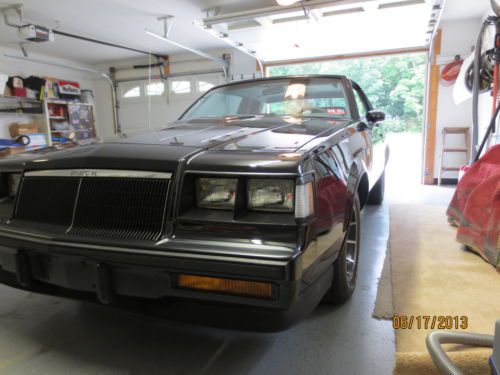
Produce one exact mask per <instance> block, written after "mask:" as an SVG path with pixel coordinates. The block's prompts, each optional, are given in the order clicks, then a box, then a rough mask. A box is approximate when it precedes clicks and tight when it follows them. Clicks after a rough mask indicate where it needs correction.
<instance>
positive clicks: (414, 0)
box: [378, 0, 425, 9]
mask: <svg viewBox="0 0 500 375" xmlns="http://www.w3.org/2000/svg"><path fill="white" fill-rule="evenodd" d="M420 4H425V0H407V1H396V2H394V3H385V4H380V5H379V6H378V9H389V8H399V7H405V6H409V5H420Z"/></svg>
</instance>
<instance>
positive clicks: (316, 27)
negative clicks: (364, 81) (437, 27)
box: [0, 0, 488, 64]
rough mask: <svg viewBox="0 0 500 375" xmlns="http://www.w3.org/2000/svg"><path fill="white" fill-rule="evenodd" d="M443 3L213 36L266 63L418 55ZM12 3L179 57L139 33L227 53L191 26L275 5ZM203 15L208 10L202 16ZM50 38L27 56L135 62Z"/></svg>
mask: <svg viewBox="0 0 500 375" xmlns="http://www.w3.org/2000/svg"><path fill="white" fill-rule="evenodd" d="M316 1H318V0H310V1H304V2H303V4H304V5H305V7H306V12H308V10H307V8H308V6H309V4H313V3H314V2H316ZM320 1H322V0H320ZM457 1H459V2H460V1H464V2H465V3H473V4H476V1H479V2H482V1H483V0H474V1H471V0H449V2H452V3H453V2H457ZM484 1H488V0H484ZM441 2H442V0H336V1H330V2H329V5H328V6H324V7H319V8H314V9H311V10H310V11H309V13H308V18H307V19H305V17H304V10H302V9H300V10H299V11H297V10H295V11H290V12H288V13H285V14H279V15H273V14H271V15H264V16H261V17H256V18H254V19H251V17H250V18H249V19H248V22H246V23H245V22H243V23H241V22H236V23H234V22H217V23H216V24H214V25H213V26H212V28H213V30H217V32H223V33H226V34H228V35H229V38H230V39H232V40H235V41H237V42H239V43H243V44H244V45H245V47H248V48H249V49H252V50H255V51H256V52H257V55H258V56H259V57H260V58H261V59H263V60H264V61H276V60H285V59H295V58H304V57H316V56H325V55H340V54H351V53H360V52H370V51H378V50H390V49H399V48H411V47H422V46H425V45H426V43H427V39H428V36H429V34H428V30H429V20H430V19H431V17H432V15H433V14H434V15H435V13H436V9H433V7H435V6H436V4H438V5H439V4H441ZM16 3H22V4H24V7H23V11H24V16H25V18H26V19H28V20H30V21H32V22H34V23H37V24H42V25H46V26H48V27H52V26H53V25H54V21H55V20H58V21H59V23H60V30H61V31H64V32H69V33H74V34H79V35H83V36H87V37H91V38H96V39H100V40H105V41H109V42H113V43H117V44H123V45H127V46H130V47H134V48H139V49H142V50H147V51H151V52H153V53H158V54H175V53H180V52H182V50H181V49H179V48H176V47H174V46H170V45H167V44H166V43H164V42H162V41H160V40H157V39H155V38H151V37H149V36H148V35H146V34H145V33H144V30H145V29H146V28H147V29H150V30H153V31H156V32H158V33H162V25H161V23H160V22H158V20H157V17H159V16H163V15H169V14H173V15H175V20H174V23H173V26H172V29H171V32H170V34H169V37H170V38H171V39H173V40H175V41H177V42H180V43H183V44H186V45H189V46H191V47H194V48H197V49H201V50H210V49H216V48H227V44H225V43H224V42H222V41H221V40H220V39H218V38H216V37H214V36H212V35H210V34H209V33H207V32H205V31H204V30H202V29H201V28H197V27H195V26H194V25H193V21H198V22H200V23H201V22H202V21H203V19H204V18H205V22H207V19H206V18H207V16H210V17H212V16H214V15H217V16H221V15H231V14H234V13H238V12H242V11H251V10H255V9H271V8H273V7H274V8H276V2H275V0H199V1H197V0H168V1H164V0H141V1H136V0H106V1H103V0H86V1H80V0H65V1H60V0H44V1H39V0H21V1H17V2H16ZM0 4H2V3H1V2H0ZM2 5H8V4H6V3H3V4H2ZM459 8H460V7H459ZM206 9H211V10H210V11H209V12H208V13H207V11H206ZM475 11H476V12H477V10H475ZM458 16H459V15H458ZM210 17H209V18H210ZM12 19H13V20H14V19H15V18H12ZM55 37H56V40H55V41H54V42H53V43H43V44H36V43H32V44H30V45H29V46H28V50H29V51H32V52H35V53H40V54H45V55H50V56H55V57H61V58H66V59H71V60H75V61H79V62H82V63H87V64H100V63H105V62H108V61H116V60H121V59H129V58H137V57H139V56H140V55H138V54H137V53H134V52H129V51H124V50H120V49H116V48H110V47H105V46H99V45H96V44H93V43H88V42H83V41H77V40H74V39H68V38H66V37H62V36H59V35H56V36H55ZM18 42H19V39H18V37H17V33H16V30H15V29H13V28H10V27H7V26H5V24H3V22H0V45H3V46H7V47H11V48H17V43H18Z"/></svg>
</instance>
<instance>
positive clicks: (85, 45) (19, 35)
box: [0, 0, 500, 375]
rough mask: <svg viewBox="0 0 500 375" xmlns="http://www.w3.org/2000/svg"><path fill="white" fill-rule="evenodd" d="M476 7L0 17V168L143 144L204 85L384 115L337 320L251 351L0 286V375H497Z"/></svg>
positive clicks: (262, 339) (491, 194)
mask: <svg viewBox="0 0 500 375" xmlns="http://www.w3.org/2000/svg"><path fill="white" fill-rule="evenodd" d="M495 4H496V3H495V1H494V0H492V1H491V2H490V0H474V1H471V0H302V1H300V0H299V1H297V0H296V1H293V0H169V1H161V0H143V1H140V2H137V1H131V0H105V1H103V0H101V1H98V0H87V1H85V2H82V1H76V0H66V1H57V0H43V1H40V0H38V1H36V0H17V1H16V2H15V3H13V2H12V3H11V2H3V1H2V2H0V13H2V14H1V15H2V18H1V19H0V157H1V159H0V161H2V160H4V159H5V160H16V158H18V157H19V155H23V153H25V152H34V153H39V155H41V156H40V157H41V158H43V157H45V156H44V155H47V156H46V157H47V158H50V154H45V152H46V151H47V150H51V149H55V150H60V149H70V148H71V149H72V148H82V149H83V148H84V147H86V146H87V145H92V144H94V143H95V142H115V141H117V140H120V139H127V138H128V137H131V136H133V135H135V134H138V133H140V132H151V133H153V134H156V133H155V131H156V130H157V129H162V128H165V127H166V126H167V125H168V124H169V123H171V122H172V121H175V120H177V119H178V118H179V117H180V116H181V115H182V114H183V113H184V111H185V110H186V109H187V108H188V107H189V106H190V105H191V104H192V103H193V102H194V101H195V100H197V99H198V98H199V97H200V96H201V95H203V94H205V93H206V92H207V91H208V90H210V89H212V88H213V87H216V86H218V85H222V84H225V83H228V82H239V81H244V80H252V79H258V78H263V77H278V76H284V75H302V74H306V75H317V74H320V75H322V74H341V75H347V76H349V77H350V78H352V79H354V80H355V81H356V82H357V83H358V84H359V85H360V86H361V87H362V88H363V90H365V92H366V93H367V95H368V97H369V98H370V100H371V101H372V102H373V104H374V105H375V107H376V109H380V110H383V111H384V112H385V113H386V121H385V122H384V123H383V124H382V125H380V128H381V129H383V130H384V133H385V137H386V138H385V140H386V142H387V144H388V145H389V148H390V158H389V162H388V164H387V167H386V173H385V178H386V180H385V200H384V203H383V204H382V205H379V206H369V205H367V206H365V207H364V208H363V210H362V223H363V224H362V226H361V249H360V263H359V270H358V278H357V283H356V290H355V292H354V294H353V296H352V298H351V299H350V300H349V301H347V302H346V303H344V304H343V305H339V306H327V305H323V304H320V305H318V306H317V307H316V309H315V310H314V311H313V312H312V313H310V314H309V315H308V316H307V317H306V318H305V319H303V320H302V321H301V322H299V323H298V324H296V325H294V326H293V327H291V328H289V329H287V330H285V331H282V332H277V333H258V332H244V331H238V330H227V329H221V328H217V327H205V326H198V325H192V324H184V323H179V322H175V321H169V320H167V319H161V318H157V317H152V316H146V315H144V314H140V313H130V312H127V311H122V310H118V309H114V308H112V307H109V306H105V305H103V304H94V303H89V302H81V301H75V300H71V299H64V298H59V297H52V296H45V295H41V294H36V293H32V292H29V291H23V290H18V289H13V288H10V287H8V286H4V285H0V300H1V301H2V303H1V304H0V375H4V374H5V375H7V374H8V375H25V374H52V375H58V374H61V375H62V374H82V375H84V374H103V375H106V374H131V375H132V374H133V375H137V374H390V373H394V374H440V373H457V374H458V373H465V374H489V373H490V372H491V373H492V374H498V373H500V320H499V321H498V322H497V323H496V321H497V320H498V319H500V274H499V271H500V157H499V152H498V150H499V148H498V147H500V146H497V145H498V144H499V143H500V136H499V134H500V130H499V129H500V128H499V126H498V125H497V124H498V122H497V119H496V116H493V120H492V114H494V113H498V111H496V109H497V108H498V104H497V103H498V99H499V98H500V96H499V95H498V92H497V91H498V79H499V77H498V62H499V61H500V57H499V58H498V59H497V60H495V56H497V55H496V54H495V53H497V52H498V51H500V45H499V46H496V47H497V48H499V49H498V51H497V50H496V47H495V40H497V42H498V40H499V39H496V38H498V35H500V34H496V30H497V29H498V30H500V27H499V25H500V22H498V21H497V24H495V17H494V16H495V10H494V7H495ZM492 7H493V8H492ZM496 9H497V10H498V9H500V5H498V6H497V8H496ZM497 15H498V16H500V14H497ZM495 27H497V29H496V28H495ZM495 35H497V36H495ZM478 36H479V38H478ZM478 39H479V40H480V41H481V44H480V45H479V50H480V52H481V55H480V65H481V71H480V72H478V73H480V79H481V85H482V86H480V87H479V89H478V91H479V93H478V95H477V96H476V97H475V96H474V94H473V91H474V85H475V81H474V79H475V77H476V76H474V74H475V71H474V69H473V68H472V69H467V68H468V67H470V66H471V64H472V63H473V61H475V60H474V58H475V53H476V51H477V50H478V48H477V47H478V44H477V42H478ZM498 53H499V55H498V56H500V52H498ZM472 65H473V64H472ZM466 76H467V77H468V81H467V77H466ZM464 77H465V78H464ZM466 82H469V85H470V86H471V87H470V89H468V88H467V83H466ZM471 82H472V83H471ZM478 85H479V84H478ZM40 86H42V89H40ZM37 87H38V89H37ZM377 106H378V107H377ZM492 106H493V113H492ZM495 111H496V112H495ZM26 136H27V137H28V139H29V144H25V142H26V141H25V138H26ZM480 146H481V147H480ZM166 147H168V146H166ZM477 159H479V161H477ZM125 167H126V166H125ZM485 181H486V182H485ZM483 182H484V184H483V185H480V184H481V183H483ZM457 184H458V188H457ZM461 186H462V188H461V189H462V190H460V187H461ZM474 189H476V190H474ZM464 194H465V195H466V196H468V197H469V202H467V203H466V202H465V200H464V199H465V198H464ZM467 215H470V216H467ZM471 217H473V218H474V219H476V218H477V222H476V221H471V219H470V218H471ZM452 224H453V225H452ZM3 246H4V245H3V244H0V247H3ZM0 264H1V260H0ZM426 319H427V320H430V321H432V320H433V319H434V320H436V319H437V320H438V321H439V320H442V321H443V322H442V323H443V324H442V326H439V327H438V324H434V323H435V322H434V323H433V324H432V326H433V327H432V328H431V327H430V325H429V326H427V325H425V327H424V321H426V322H427V323H429V322H428V321H427V320H426ZM410 320H411V323H410ZM495 323H496V327H497V328H496V333H495ZM432 332H438V333H440V334H444V333H446V332H457V333H458V334H457V336H449V337H448V336H446V335H443V336H442V337H441V336H434V338H433V340H435V341H437V342H439V341H440V340H441V341H440V342H441V343H443V344H446V345H445V346H444V348H445V351H446V353H447V354H439V353H438V354H435V353H433V352H432V350H433V349H432V348H431V349H428V348H429V346H432V342H431V341H432V340H431V339H429V335H430V334H431V333H432ZM464 333H465V336H466V337H465V338H463V337H461V336H460V335H462V334H464ZM467 334H470V336H467ZM472 334H482V335H483V336H480V339H477V337H475V336H473V335H472ZM487 335H491V336H487ZM493 335H496V336H495V338H493ZM474 338H475V339H477V340H476V341H478V340H479V341H480V342H481V343H480V344H477V342H474V343H473V345H462V344H460V343H462V342H463V341H460V340H461V339H462V340H467V339H469V341H465V342H464V343H465V344H466V343H469V344H471V341H474ZM481 340H482V341H481ZM493 341H494V343H495V347H494V349H493V350H492V348H491V347H490V346H492V345H493V344H492V343H493ZM434 344H435V343H434ZM443 356H444V359H443ZM439 358H440V359H441V361H445V362H446V360H451V362H452V363H454V364H455V365H456V366H457V367H458V368H460V369H461V371H463V372H445V370H443V366H444V365H441V366H440V365H439V364H438V362H439Z"/></svg>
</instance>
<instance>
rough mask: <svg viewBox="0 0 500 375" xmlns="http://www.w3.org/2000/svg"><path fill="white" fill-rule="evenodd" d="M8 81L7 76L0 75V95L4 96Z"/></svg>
mask: <svg viewBox="0 0 500 375" xmlns="http://www.w3.org/2000/svg"><path fill="white" fill-rule="evenodd" d="M8 80H9V76H8V75H7V74H3V73H0V95H4V92H5V86H7V81H8Z"/></svg>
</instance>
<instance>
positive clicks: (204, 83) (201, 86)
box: [198, 79, 217, 93]
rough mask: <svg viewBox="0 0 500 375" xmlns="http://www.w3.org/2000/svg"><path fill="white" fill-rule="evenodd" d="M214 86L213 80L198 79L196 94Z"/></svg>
mask: <svg viewBox="0 0 500 375" xmlns="http://www.w3.org/2000/svg"><path fill="white" fill-rule="evenodd" d="M216 85H217V83H216V82H215V79H200V80H199V81H198V92H199V93H202V92H206V91H208V90H210V89H211V88H212V87H215V86H216Z"/></svg>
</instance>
